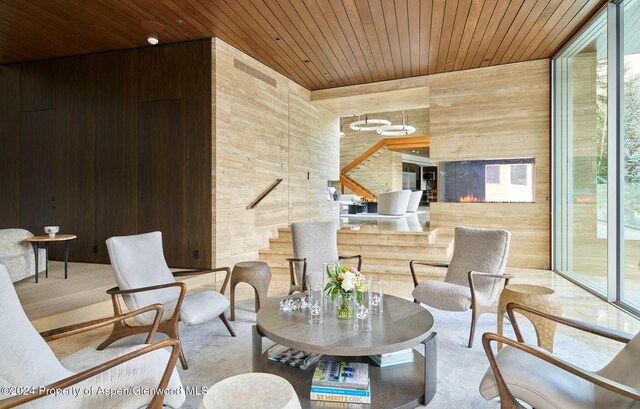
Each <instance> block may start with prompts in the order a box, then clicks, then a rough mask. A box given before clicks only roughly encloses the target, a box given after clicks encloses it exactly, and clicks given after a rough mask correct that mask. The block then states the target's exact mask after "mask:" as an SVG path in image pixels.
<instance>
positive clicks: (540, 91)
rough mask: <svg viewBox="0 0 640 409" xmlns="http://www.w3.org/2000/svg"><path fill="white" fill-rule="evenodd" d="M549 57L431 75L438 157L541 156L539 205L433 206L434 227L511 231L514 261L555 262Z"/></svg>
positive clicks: (433, 151) (433, 141) (516, 263)
mask: <svg viewBox="0 0 640 409" xmlns="http://www.w3.org/2000/svg"><path fill="white" fill-rule="evenodd" d="M549 69H550V64H549V60H537V61H531V62H524V63H517V64H508V65H501V66H497V67H487V68H479V69H473V70H465V71H460V72H452V73H446V74H437V75H433V76H430V77H428V80H429V81H428V82H429V85H430V110H431V115H430V117H431V159H432V160H433V161H434V162H442V161H455V160H465V159H469V160H472V159H496V158H521V157H533V158H535V197H534V200H535V203H432V204H431V214H430V217H431V226H432V227H447V228H453V227H455V226H459V225H466V226H476V227H486V228H503V229H506V230H509V231H511V233H512V241H511V250H510V254H509V265H511V266H519V267H532V268H542V267H544V266H550V238H551V232H550V209H551V208H550V200H549V199H550V129H549V126H550V124H549V121H550V81H549Z"/></svg>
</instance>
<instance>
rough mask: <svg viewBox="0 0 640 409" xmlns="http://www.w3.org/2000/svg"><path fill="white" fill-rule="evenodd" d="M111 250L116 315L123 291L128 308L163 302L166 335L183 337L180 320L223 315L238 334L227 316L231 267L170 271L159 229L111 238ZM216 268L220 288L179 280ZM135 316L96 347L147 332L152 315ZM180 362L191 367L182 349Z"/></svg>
mask: <svg viewBox="0 0 640 409" xmlns="http://www.w3.org/2000/svg"><path fill="white" fill-rule="evenodd" d="M107 250H108V251H109V258H110V259H111V267H112V268H113V272H114V274H115V277H116V282H117V283H118V287H115V288H112V289H110V290H108V291H107V293H108V294H110V295H111V300H112V303H113V308H114V312H115V314H116V315H118V314H120V313H121V311H122V309H121V307H120V301H119V298H118V295H120V296H122V298H123V299H124V302H125V304H126V306H127V308H128V309H129V310H134V309H137V308H140V306H143V305H149V304H161V305H163V306H164V311H165V312H164V316H163V319H162V322H161V323H160V326H159V328H158V331H159V332H162V333H165V334H167V335H168V336H169V338H173V339H180V336H179V334H178V321H182V322H183V323H184V324H186V325H198V324H202V323H205V322H208V321H211V320H212V319H214V318H216V317H218V318H220V320H222V322H223V324H224V325H225V327H226V328H227V330H228V331H229V333H230V334H231V336H233V337H235V336H236V335H235V333H234V332H233V329H232V328H231V325H229V322H228V321H227V318H226V317H225V315H224V313H225V311H226V309H227V308H228V307H229V300H228V299H227V298H226V297H225V296H224V291H225V289H226V287H227V283H228V282H229V278H230V276H231V270H230V269H229V268H228V267H220V268H215V269H211V270H202V271H177V272H173V273H172V272H171V271H170V270H169V267H168V266H167V263H166V261H165V259H164V253H163V251H162V234H161V233H160V232H158V231H156V232H152V233H144V234H137V235H133V236H120V237H111V238H109V239H107ZM215 271H225V272H226V276H225V279H224V283H223V284H222V287H221V288H220V292H219V293H218V292H215V291H200V292H196V293H193V294H188V295H187V294H186V291H187V285H186V284H185V283H182V282H178V281H176V279H175V278H176V277H181V276H189V275H194V274H207V273H211V272H215ZM135 319H136V321H137V322H138V323H139V324H140V325H129V324H127V323H126V322H125V321H118V322H116V323H114V326H113V331H112V332H111V335H109V337H108V338H107V339H106V340H105V341H104V342H102V343H101V344H100V345H98V349H99V350H101V349H104V348H105V347H107V346H108V345H109V344H111V343H112V342H114V341H116V340H118V339H120V338H124V337H127V336H129V335H133V334H138V333H141V332H146V331H148V328H149V325H151V322H152V318H151V317H150V316H148V315H144V314H143V315H138V316H136V317H135ZM180 362H181V363H182V367H183V368H184V369H187V368H188V366H187V360H186V359H185V356H184V351H181V352H180Z"/></svg>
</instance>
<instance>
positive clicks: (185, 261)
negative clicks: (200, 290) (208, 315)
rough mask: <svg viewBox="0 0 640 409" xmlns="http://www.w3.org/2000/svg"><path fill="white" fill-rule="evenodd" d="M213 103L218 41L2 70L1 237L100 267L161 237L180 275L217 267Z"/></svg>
mask: <svg viewBox="0 0 640 409" xmlns="http://www.w3.org/2000/svg"><path fill="white" fill-rule="evenodd" d="M210 101H211V41H210V40H203V41H195V42H188V43H180V44H173V45H166V46H158V47H149V48H141V49H136V50H125V51H118V52H112V53H105V54H95V55H86V56H81V57H72V58H64V59H57V60H48V61H41V62H35V63H25V64H20V65H12V66H5V67H0V131H1V132H0V137H1V143H2V149H1V150H0V151H1V153H0V162H1V163H0V169H1V170H2V172H1V173H0V182H1V183H0V228H6V227H22V228H26V229H28V230H30V231H32V232H33V233H34V234H42V233H43V232H42V227H43V226H45V225H49V224H57V225H60V226H61V231H63V232H68V233H75V234H77V235H78V240H76V242H75V243H74V244H73V245H72V247H71V249H72V250H71V254H70V258H71V259H72V260H75V261H98V262H108V254H107V251H106V246H105V244H104V242H105V240H106V239H107V238H108V237H111V236H114V235H127V234H134V233H137V232H146V231H151V230H161V231H162V232H163V238H164V245H165V257H166V259H167V262H168V263H169V264H170V265H171V266H176V267H206V266H210V265H211V261H212V255H211V246H210V242H211V229H210V228H208V226H210V223H211V211H210V209H211V203H212V202H211V195H210V186H211V155H210V152H211V111H210ZM57 247H58V246H52V247H51V249H52V251H53V254H52V256H53V257H54V258H55V257H56V256H58V257H59V256H61V252H60V251H59V249H57ZM194 250H198V251H199V257H198V258H195V255H194Z"/></svg>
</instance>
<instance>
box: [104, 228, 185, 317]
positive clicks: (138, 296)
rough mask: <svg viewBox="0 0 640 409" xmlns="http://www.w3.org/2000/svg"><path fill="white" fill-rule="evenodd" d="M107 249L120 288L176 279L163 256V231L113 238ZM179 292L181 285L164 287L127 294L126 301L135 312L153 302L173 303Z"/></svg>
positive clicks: (125, 288)
mask: <svg viewBox="0 0 640 409" xmlns="http://www.w3.org/2000/svg"><path fill="white" fill-rule="evenodd" d="M107 250H108V251H109V259H110V260H111V267H112V268H113V272H114V274H115V277H116V282H117V283H118V286H119V287H120V289H121V290H129V289H132V288H141V287H151V286H154V285H160V284H167V283H173V282H175V278H173V275H172V274H171V271H170V270H169V267H168V266H167V262H166V261H165V259H164V253H163V251H162V233H160V232H159V231H154V232H151V233H144V234H136V235H133V236H120V237H111V238H109V239H107ZM179 294H180V290H179V289H178V288H164V289H161V290H154V291H145V292H140V293H135V294H131V295H124V301H125V304H127V308H128V309H129V310H130V311H133V310H135V309H138V308H142V307H145V306H147V305H151V304H162V305H167V304H170V303H171V302H173V301H175V300H176V299H177V298H178V295H179ZM165 315H166V313H165ZM145 318H148V317H145ZM164 318H169V317H166V316H165V317H164ZM137 319H138V320H140V319H139V318H137ZM145 323H146V322H145ZM149 323H150V322H149Z"/></svg>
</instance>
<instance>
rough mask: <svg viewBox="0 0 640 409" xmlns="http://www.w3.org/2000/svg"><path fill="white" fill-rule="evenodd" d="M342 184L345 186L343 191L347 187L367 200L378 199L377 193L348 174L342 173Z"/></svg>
mask: <svg viewBox="0 0 640 409" xmlns="http://www.w3.org/2000/svg"><path fill="white" fill-rule="evenodd" d="M340 184H341V185H342V188H343V190H342V193H344V188H345V187H346V188H348V189H349V190H351V191H352V192H353V193H355V194H356V195H358V196H361V197H362V198H364V199H366V200H376V195H375V194H374V193H373V192H371V191H370V190H369V189H367V188H366V187H364V186H362V185H361V184H360V183H358V182H356V181H355V180H353V179H352V178H350V177H349V176H347V175H340Z"/></svg>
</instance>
